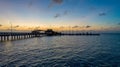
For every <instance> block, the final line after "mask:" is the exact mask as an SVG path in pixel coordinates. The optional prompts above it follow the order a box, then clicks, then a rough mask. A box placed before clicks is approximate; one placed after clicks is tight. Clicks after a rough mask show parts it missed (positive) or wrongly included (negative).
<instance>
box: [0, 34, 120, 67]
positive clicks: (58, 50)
mask: <svg viewBox="0 0 120 67" xmlns="http://www.w3.org/2000/svg"><path fill="white" fill-rule="evenodd" d="M2 66H3V67H120V35H116V34H110V35H108V34H104V35H101V36H51V37H40V38H31V39H26V40H17V41H12V42H4V43H0V67H2Z"/></svg>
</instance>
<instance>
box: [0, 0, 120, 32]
mask: <svg viewBox="0 0 120 67" xmlns="http://www.w3.org/2000/svg"><path fill="white" fill-rule="evenodd" d="M119 7H120V0H0V31H3V30H6V31H9V30H10V29H11V25H12V29H13V30H16V31H19V30H34V29H48V28H51V29H54V30H77V31H78V30H79V31H102V32H120V13H119V12H120V8H119Z"/></svg>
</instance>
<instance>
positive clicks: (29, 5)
mask: <svg viewBox="0 0 120 67" xmlns="http://www.w3.org/2000/svg"><path fill="white" fill-rule="evenodd" d="M33 2H34V0H31V1H30V2H29V3H28V7H29V8H30V7H32V6H33Z"/></svg>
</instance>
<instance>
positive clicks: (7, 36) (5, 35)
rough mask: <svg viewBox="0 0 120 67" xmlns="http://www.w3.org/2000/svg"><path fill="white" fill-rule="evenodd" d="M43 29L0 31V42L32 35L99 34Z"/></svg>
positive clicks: (31, 36)
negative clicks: (26, 31) (27, 31)
mask: <svg viewBox="0 0 120 67" xmlns="http://www.w3.org/2000/svg"><path fill="white" fill-rule="evenodd" d="M41 31H43V30H34V31H32V32H29V33H25V32H0V42H4V41H13V40H20V39H27V38H33V37H41V36H58V35H59V36H62V35H69V36H80V35H85V36H94V35H95V36H99V35H100V34H97V33H61V32H55V31H53V30H52V29H48V30H46V31H43V32H42V33H41Z"/></svg>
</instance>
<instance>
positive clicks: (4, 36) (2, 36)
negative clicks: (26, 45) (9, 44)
mask: <svg viewBox="0 0 120 67" xmlns="http://www.w3.org/2000/svg"><path fill="white" fill-rule="evenodd" d="M37 36H41V34H34V33H20V32H12V33H10V32H0V42H4V41H12V40H20V39H27V38H33V37H37Z"/></svg>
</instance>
